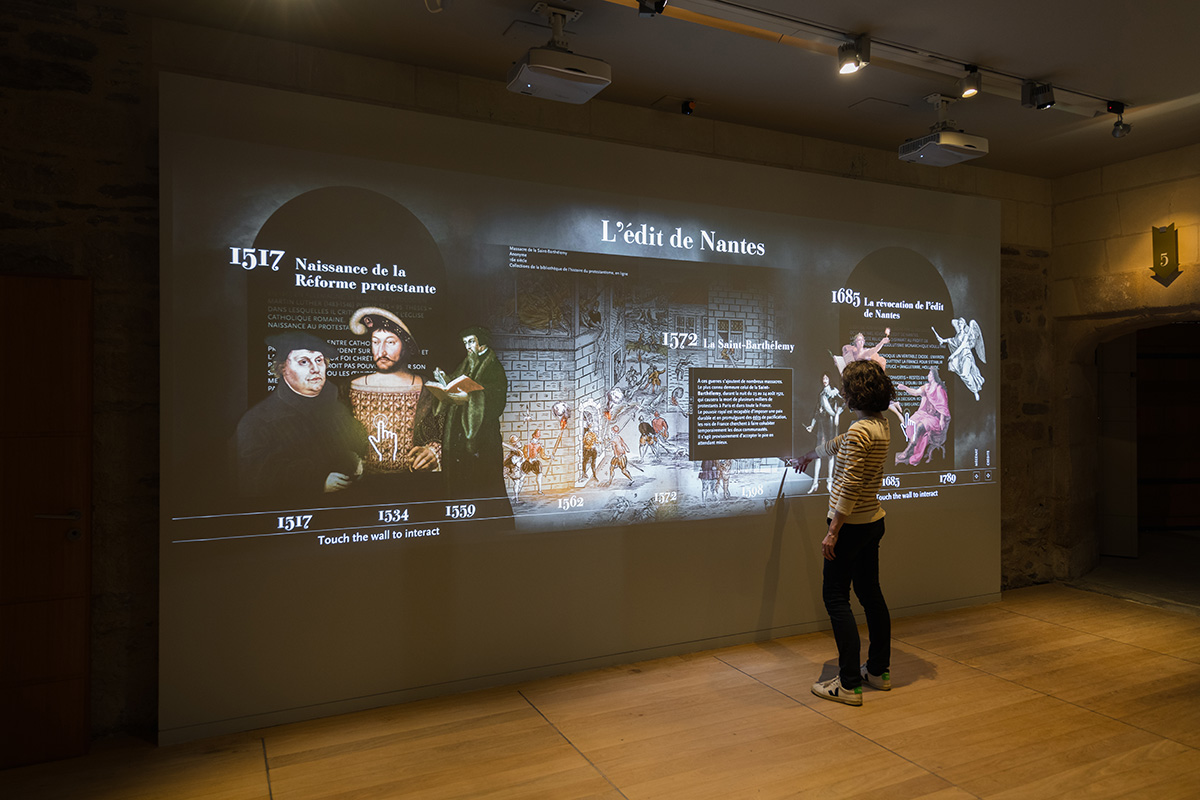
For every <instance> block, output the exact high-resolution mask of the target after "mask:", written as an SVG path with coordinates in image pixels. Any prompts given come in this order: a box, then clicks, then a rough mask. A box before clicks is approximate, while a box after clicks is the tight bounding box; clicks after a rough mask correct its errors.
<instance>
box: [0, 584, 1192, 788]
mask: <svg viewBox="0 0 1200 800" xmlns="http://www.w3.org/2000/svg"><path fill="white" fill-rule="evenodd" d="M893 635H894V648H893V650H894V655H893V659H892V684H893V686H894V689H893V691H892V692H890V693H883V692H876V691H872V690H870V689H868V690H867V694H866V695H865V704H864V705H863V707H861V708H849V707H846V706H841V705H838V704H835V703H830V702H828V701H824V700H820V699H818V698H816V697H814V696H812V695H811V694H810V693H809V690H808V689H809V686H810V685H811V684H812V682H813V681H814V680H815V679H816V678H817V677H819V676H826V677H828V676H831V675H832V674H834V671H835V658H834V647H833V640H832V638H831V636H830V635H829V634H828V633H817V634H809V635H806V636H796V637H791V638H787V639H779V640H775V641H770V642H764V643H761V644H754V645H743V646H739V647H730V648H725V649H721V650H714V651H708V652H704V653H697V654H694V655H688V656H682V657H675V658H664V659H659V660H656V661H650V662H645V663H640V664H634V665H627V666H622V667H612V668H608V669H602V670H597V671H593V672H587V673H581V674H577V675H568V676H563V677H559V678H551V679H547V680H539V681H536V682H532V683H526V684H521V685H517V686H510V687H505V688H502V689H494V690H488V691H483V692H474V693H471V694H465V695H458V696H454V697H446V698H439V699H435V700H428V701H422V702H416V703H410V704H408V705H403V706H392V707H388V708H382V709H375V710H372V711H365V712H360V713H356V714H348V715H345V716H340V717H332V718H329V719H323V720H316V721H312V722H306V723H298V724H294V725H285V726H280V727H276V728H269V729H266V730H261V731H255V732H253V733H247V734H241V735H237V736H230V737H224V738H221V739H213V740H207V741H203V742H198V743H193V744H188V745H181V746H174V747H164V748H154V747H151V746H150V745H147V744H144V743H139V742H132V741H125V742H107V743H99V744H97V746H96V747H95V748H94V750H93V752H92V753H91V754H90V755H88V756H86V757H84V758H79V759H75V760H72V761H66V762H60V763H56V764H46V765H40V766H36V767H27V768H23V769H17V770H8V771H6V772H0V798H5V800H18V799H20V800H25V798H29V799H30V800H82V799H83V798H87V800H108V799H109V798H112V800H117V799H118V798H119V799H120V800H141V799H142V798H145V799H146V800H150V799H151V798H153V799H154V800H202V799H203V800H260V798H262V799H264V800H334V799H335V798H336V799H337V800H367V798H371V799H372V800H376V799H378V798H392V797H404V798H410V797H411V798H485V797H486V798H554V799H555V800H560V799H562V800H570V799H571V798H631V799H632V798H688V799H689V800H692V799H694V798H736V797H755V798H772V797H793V796H800V797H819V798H888V799H889V800H891V799H893V798H896V799H903V798H917V797H928V798H945V799H946V800H950V799H951V798H971V797H975V798H1022V799H1023V800H1024V799H1026V798H1055V799H1056V800H1059V799H1060V798H1072V797H1087V798H1109V797H1112V798H1136V797H1146V798H1151V797H1152V798H1155V799H1156V800H1163V798H1196V797H1200V617H1193V616H1186V615H1181V614H1177V613H1173V612H1171V611H1166V610H1163V609H1158V608H1153V607H1149V606H1142V605H1138V604H1136V603H1131V602H1128V601H1126V600H1121V599H1118V598H1113V597H1108V596H1105V595H1099V594H1092V593H1088V592H1083V591H1079V590H1076V589H1071V588H1068V587H1064V586H1061V585H1048V586H1038V587H1031V588H1028V589H1020V590H1016V591H1011V592H1006V593H1005V594H1004V596H1003V599H1002V601H1001V602H999V603H995V604H992V605H988V606H980V607H976V608H969V609H960V610H956V611H949V612H943V613H937V614H929V615H925V616H920V617H909V618H903V619H898V620H896V621H895V623H894V631H893Z"/></svg>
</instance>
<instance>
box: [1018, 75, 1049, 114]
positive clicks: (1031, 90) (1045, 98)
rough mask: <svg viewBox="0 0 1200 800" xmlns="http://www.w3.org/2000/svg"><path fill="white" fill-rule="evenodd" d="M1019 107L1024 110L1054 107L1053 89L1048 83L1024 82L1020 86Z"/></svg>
mask: <svg viewBox="0 0 1200 800" xmlns="http://www.w3.org/2000/svg"><path fill="white" fill-rule="evenodd" d="M1021 105H1022V106H1023V107H1025V108H1050V106H1052V105H1054V87H1053V86H1051V85H1050V84H1048V83H1034V82H1033V81H1025V83H1023V84H1021Z"/></svg>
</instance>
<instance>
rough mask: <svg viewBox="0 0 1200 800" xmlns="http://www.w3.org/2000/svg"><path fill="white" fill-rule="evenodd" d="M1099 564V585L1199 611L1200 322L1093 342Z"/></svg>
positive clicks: (1092, 579) (1094, 578)
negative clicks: (1198, 416) (1096, 372)
mask: <svg viewBox="0 0 1200 800" xmlns="http://www.w3.org/2000/svg"><path fill="white" fill-rule="evenodd" d="M1097 367H1098V370H1099V386H1100V402H1099V409H1100V470H1099V481H1100V485H1099V486H1098V487H1097V490H1098V491H1097V497H1098V502H1099V514H1098V520H1099V526H1100V530H1099V541H1100V564H1099V566H1098V567H1097V568H1096V569H1095V570H1093V571H1092V572H1090V573H1088V574H1087V575H1086V576H1084V579H1083V582H1084V583H1086V584H1093V585H1094V586H1093V588H1097V589H1101V590H1104V589H1109V590H1112V591H1114V592H1117V593H1119V594H1122V595H1131V596H1141V597H1144V598H1151V599H1154V600H1159V601H1162V602H1167V603H1171V604H1177V605H1181V606H1187V607H1191V608H1194V609H1195V610H1196V612H1198V613H1200V578H1197V577H1196V570H1195V566H1194V565H1195V564H1196V562H1197V561H1198V560H1200V503H1197V502H1196V495H1197V491H1198V490H1200V428H1198V427H1197V425H1196V421H1195V417H1196V415H1195V413H1194V410H1195V408H1196V405H1197V398H1198V397H1200V322H1178V323H1172V324H1169V325H1159V326H1156V327H1152V328H1143V329H1140V330H1136V331H1133V332H1131V333H1128V334H1125V335H1124V336H1121V337H1119V338H1117V339H1113V340H1111V341H1108V342H1105V343H1103V344H1101V345H1100V346H1099V347H1098V348H1097Z"/></svg>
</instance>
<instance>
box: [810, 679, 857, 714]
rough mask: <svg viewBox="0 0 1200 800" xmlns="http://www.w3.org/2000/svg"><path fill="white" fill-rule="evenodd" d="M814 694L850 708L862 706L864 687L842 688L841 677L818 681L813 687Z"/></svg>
mask: <svg viewBox="0 0 1200 800" xmlns="http://www.w3.org/2000/svg"><path fill="white" fill-rule="evenodd" d="M812 693H813V694H815V695H816V696H817V697H823V698H825V699H826V700H833V701H834V702H835V703H845V704H846V705H848V706H861V705H862V700H863V698H862V687H861V686H858V687H855V688H854V689H846V688H845V687H843V686H842V678H841V676H840V675H839V676H837V677H835V678H832V679H831V680H827V681H824V682H821V681H817V682H816V683H814V684H813V685H812Z"/></svg>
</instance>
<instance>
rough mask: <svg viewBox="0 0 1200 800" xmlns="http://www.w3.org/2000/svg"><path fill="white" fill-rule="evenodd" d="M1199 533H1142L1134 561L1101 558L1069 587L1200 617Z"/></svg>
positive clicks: (1111, 557) (1129, 559) (1132, 559)
mask: <svg viewBox="0 0 1200 800" xmlns="http://www.w3.org/2000/svg"><path fill="white" fill-rule="evenodd" d="M1198 564H1200V532H1195V531H1143V532H1142V533H1141V535H1140V536H1139V539H1138V557H1137V558H1117V557H1114V556H1101V557H1100V565H1099V566H1097V567H1096V568H1095V569H1094V570H1092V571H1091V572H1089V573H1088V574H1086V575H1084V576H1083V577H1081V578H1079V579H1078V580H1075V581H1071V582H1070V583H1068V584H1067V585H1068V586H1073V587H1075V588H1077V589H1084V590H1086V591H1089V592H1097V593H1099V594H1106V595H1110V596H1113V597H1123V598H1125V599H1127V600H1134V601H1136V602H1139V603H1145V604H1146V605H1151V606H1157V607H1159V608H1165V609H1168V610H1172V611H1179V612H1182V613H1185V614H1193V615H1196V616H1200V570H1197V565H1198Z"/></svg>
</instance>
